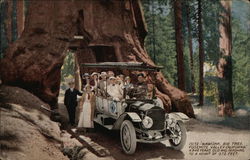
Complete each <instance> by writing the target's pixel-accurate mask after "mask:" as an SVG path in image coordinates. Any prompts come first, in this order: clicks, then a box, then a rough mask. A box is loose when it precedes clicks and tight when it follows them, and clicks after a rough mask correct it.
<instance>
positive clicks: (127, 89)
mask: <svg viewBox="0 0 250 160" xmlns="http://www.w3.org/2000/svg"><path fill="white" fill-rule="evenodd" d="M133 88H134V85H133V84H132V83H131V78H130V77H129V76H127V77H125V80H124V87H123V90H124V95H125V96H126V97H125V98H126V99H128V98H130V93H131V91H132V89H133Z"/></svg>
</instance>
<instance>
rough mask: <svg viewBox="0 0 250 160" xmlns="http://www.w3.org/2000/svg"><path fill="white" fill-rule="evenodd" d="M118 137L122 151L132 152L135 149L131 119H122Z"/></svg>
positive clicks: (134, 135) (134, 134)
mask: <svg viewBox="0 0 250 160" xmlns="http://www.w3.org/2000/svg"><path fill="white" fill-rule="evenodd" d="M120 139H121V143H122V148H123V151H124V152H125V153H126V154H133V153H134V152H135V149H136V143H137V142H136V133H135V128H134V125H133V124H132V122H131V121H129V120H125V121H123V123H122V125H121V129H120Z"/></svg>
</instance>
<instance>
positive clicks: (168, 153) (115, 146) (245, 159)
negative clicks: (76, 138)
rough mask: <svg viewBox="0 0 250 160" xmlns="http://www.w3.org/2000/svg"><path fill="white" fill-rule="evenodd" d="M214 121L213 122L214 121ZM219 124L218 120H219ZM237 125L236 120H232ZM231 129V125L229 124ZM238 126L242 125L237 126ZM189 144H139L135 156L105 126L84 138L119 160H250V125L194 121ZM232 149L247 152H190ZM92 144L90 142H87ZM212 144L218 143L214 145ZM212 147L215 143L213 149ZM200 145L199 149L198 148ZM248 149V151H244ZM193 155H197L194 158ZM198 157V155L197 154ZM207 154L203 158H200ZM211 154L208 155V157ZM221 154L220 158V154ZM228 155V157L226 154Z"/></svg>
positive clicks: (165, 142)
mask: <svg viewBox="0 0 250 160" xmlns="http://www.w3.org/2000/svg"><path fill="white" fill-rule="evenodd" d="M60 102H62V99H59V104H60V106H59V108H60V107H61V108H60V109H59V111H60V112H63V113H62V114H63V115H65V116H67V114H66V110H65V109H64V108H65V107H64V106H63V105H62V103H60ZM240 119H241V118H238V119H235V121H238V123H241V122H240ZM243 120H244V122H243V121H242V123H243V124H245V125H248V124H249V122H250V121H249V120H250V118H249V115H247V116H245V117H244V118H243ZM210 122H212V121H210ZM217 122H218V121H217ZM229 122H231V123H232V122H233V120H231V121H229ZM229 126H230V125H229ZM236 126H239V125H237V124H236ZM186 127H187V131H188V132H187V142H186V145H185V147H184V149H183V150H181V151H176V150H173V149H172V148H170V145H169V143H168V141H164V142H162V143H157V144H138V146H137V149H136V153H135V154H134V155H132V156H129V155H126V154H124V153H123V152H122V147H121V143H120V139H119V132H117V131H109V130H107V129H105V128H102V127H101V126H98V127H97V129H96V130H95V131H94V132H92V133H86V134H84V135H83V136H85V137H87V138H89V139H91V141H93V142H95V143H97V144H98V145H100V146H102V147H104V148H105V149H107V150H108V151H109V152H110V155H111V156H109V155H107V157H106V158H108V157H110V159H116V160H148V159H191V160H192V159H203V160H206V159H207V160H208V159H216V160H217V159H219V160H221V159H227V160H228V159H234V160H235V159H237V160H249V159H250V152H249V151H250V130H247V129H248V127H249V126H246V127H245V128H247V129H242V128H244V126H241V127H240V128H241V129H235V128H237V127H225V126H223V125H220V124H219V123H217V124H211V123H210V124H209V122H206V123H205V122H201V121H200V120H195V119H191V120H190V121H189V122H188V123H187V124H186ZM227 142H229V143H230V144H229V146H230V147H231V146H232V143H238V142H239V143H241V144H238V145H239V146H241V147H243V152H241V151H242V150H240V151H237V152H229V151H227V152H225V153H220V152H219V151H217V152H216V154H214V153H213V154H214V155H212V152H210V153H209V152H205V151H204V152H201V151H199V152H198V153H196V152H192V151H190V149H191V148H192V147H193V148H194V146H193V144H196V145H197V146H198V147H200V144H202V143H203V144H205V145H206V144H208V147H220V146H223V145H222V144H223V143H225V144H227ZM84 143H88V142H83V144H84ZM212 143H215V144H217V146H213V145H212ZM209 144H211V145H210V146H209ZM197 146H196V147H197ZM244 147H245V148H244ZM192 153H193V155H192ZM195 154H197V155H195ZM199 154H203V155H199ZM206 154H207V155H206ZM219 154H220V155H219ZM225 154H226V155H225Z"/></svg>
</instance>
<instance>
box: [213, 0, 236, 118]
mask: <svg viewBox="0 0 250 160" xmlns="http://www.w3.org/2000/svg"><path fill="white" fill-rule="evenodd" d="M231 3H232V2H231V1H224V0H221V1H220V4H221V7H222V11H221V14H220V15H221V18H220V26H219V31H220V57H221V58H220V59H219V62H218V66H217V71H218V78H219V83H218V90H219V109H220V112H219V114H220V115H224V114H225V115H228V116H231V115H232V112H233V108H234V107H233V106H234V105H233V92H232V29H231Z"/></svg>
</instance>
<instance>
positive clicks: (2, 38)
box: [0, 1, 8, 59]
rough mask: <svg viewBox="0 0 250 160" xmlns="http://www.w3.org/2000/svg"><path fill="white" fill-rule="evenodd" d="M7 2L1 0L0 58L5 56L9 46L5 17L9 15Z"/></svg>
mask: <svg viewBox="0 0 250 160" xmlns="http://www.w3.org/2000/svg"><path fill="white" fill-rule="evenodd" d="M6 13H7V2H6V1H1V2H0V59H1V58H3V55H4V51H5V49H6V48H7V47H8V39H7V33H6V24H5V19H6V17H7V15H6Z"/></svg>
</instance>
